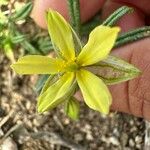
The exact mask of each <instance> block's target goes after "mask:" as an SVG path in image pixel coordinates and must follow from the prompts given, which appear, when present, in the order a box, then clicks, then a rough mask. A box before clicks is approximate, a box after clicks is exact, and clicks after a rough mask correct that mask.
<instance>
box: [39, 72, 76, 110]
mask: <svg viewBox="0 0 150 150" xmlns="http://www.w3.org/2000/svg"><path fill="white" fill-rule="evenodd" d="M74 77H75V75H74V73H71V72H69V73H65V74H64V75H63V76H62V77H61V78H60V79H59V80H58V81H57V82H55V83H54V84H52V85H51V86H50V87H49V88H48V89H47V90H46V91H45V92H44V93H42V94H41V95H40V96H39V98H38V112H44V111H47V110H48V109H52V108H54V107H56V106H57V105H58V104H60V103H61V102H62V101H64V97H65V96H67V93H68V92H69V90H70V89H71V87H72V84H73V81H74ZM67 97H68V96H67ZM67 97H66V99H67Z"/></svg>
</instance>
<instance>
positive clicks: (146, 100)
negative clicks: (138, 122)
mask: <svg viewBox="0 0 150 150" xmlns="http://www.w3.org/2000/svg"><path fill="white" fill-rule="evenodd" d="M149 44H150V38H146V39H144V40H140V41H138V42H134V43H132V44H128V45H126V46H123V47H121V48H118V49H115V50H114V51H113V53H112V54H113V55H115V56H119V57H121V58H122V59H124V60H126V61H128V62H129V63H131V64H133V65H135V66H136V67H138V68H139V69H140V70H141V71H142V75H140V76H139V77H138V78H136V79H133V80H130V81H128V82H125V83H122V84H118V85H113V86H110V91H111V93H112V97H113V104H112V109H113V110H118V111H121V112H126V113H131V114H133V115H135V116H139V117H144V118H145V119H148V120H150V92H149V91H150V80H149V77H150V47H149Z"/></svg>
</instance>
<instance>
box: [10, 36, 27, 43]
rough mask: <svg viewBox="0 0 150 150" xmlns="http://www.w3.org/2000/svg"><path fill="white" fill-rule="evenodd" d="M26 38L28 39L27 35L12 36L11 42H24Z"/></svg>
mask: <svg viewBox="0 0 150 150" xmlns="http://www.w3.org/2000/svg"><path fill="white" fill-rule="evenodd" d="M24 40H26V35H18V36H14V37H11V42H12V43H13V44H18V43H20V42H23V41H24Z"/></svg>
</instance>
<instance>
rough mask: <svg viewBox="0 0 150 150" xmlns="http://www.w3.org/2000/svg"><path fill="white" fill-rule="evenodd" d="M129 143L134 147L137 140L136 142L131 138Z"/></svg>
mask: <svg viewBox="0 0 150 150" xmlns="http://www.w3.org/2000/svg"><path fill="white" fill-rule="evenodd" d="M129 145H130V146H131V147H134V146H135V142H134V140H133V139H130V140H129Z"/></svg>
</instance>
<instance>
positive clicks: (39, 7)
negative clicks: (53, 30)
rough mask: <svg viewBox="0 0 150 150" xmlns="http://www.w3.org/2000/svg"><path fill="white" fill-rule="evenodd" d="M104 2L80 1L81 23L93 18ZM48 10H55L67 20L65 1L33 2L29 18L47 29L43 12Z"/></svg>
mask: <svg viewBox="0 0 150 150" xmlns="http://www.w3.org/2000/svg"><path fill="white" fill-rule="evenodd" d="M104 1H105V0H92V1H88V2H87V0H80V10H81V21H82V22H85V21H87V20H88V19H90V18H91V17H92V16H94V15H95V14H96V13H97V12H98V11H99V10H100V8H102V6H103V4H104ZM49 8H52V9H54V10H57V11H58V12H59V13H60V14H62V15H63V16H64V17H65V18H66V19H69V14H68V8H67V0H35V2H34V7H33V11H32V14H31V17H32V18H33V19H34V20H35V22H36V23H37V24H38V25H39V26H41V27H43V28H47V25H46V22H45V11H46V10H48V9H49Z"/></svg>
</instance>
